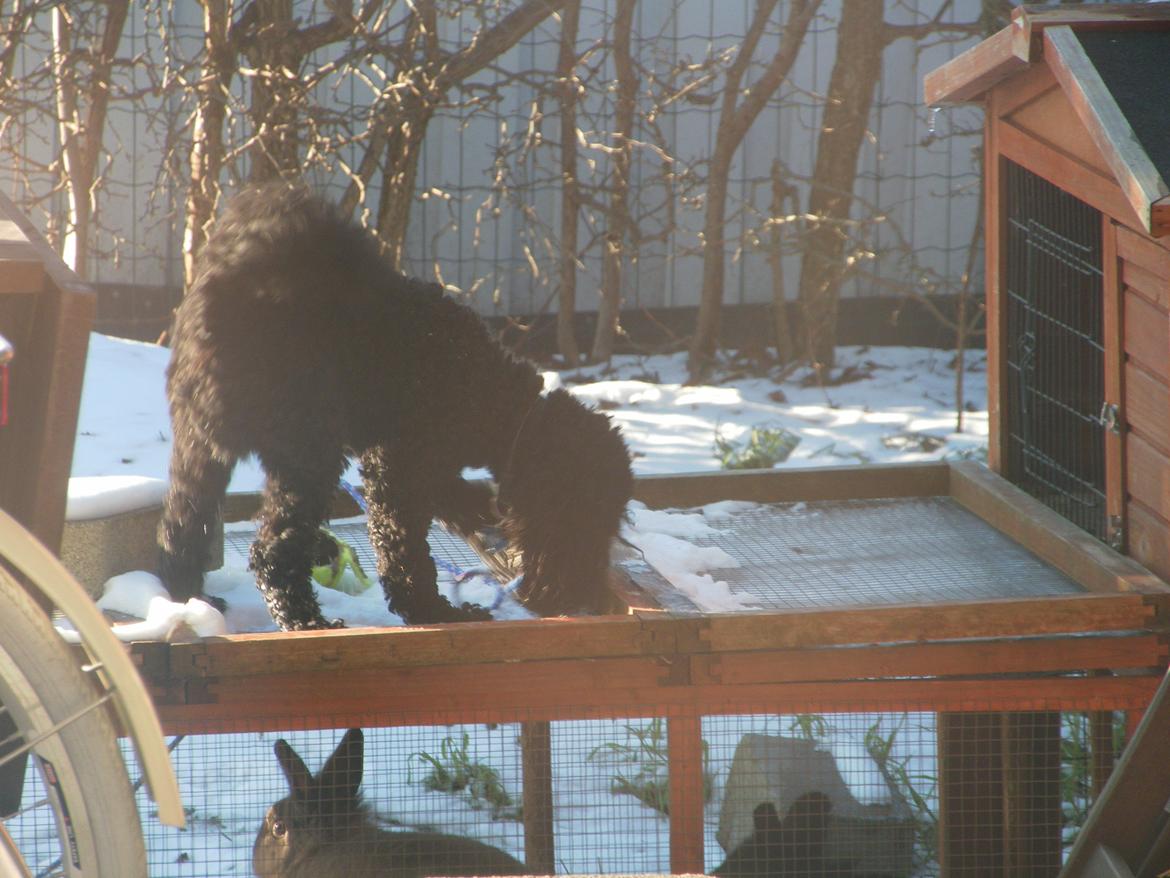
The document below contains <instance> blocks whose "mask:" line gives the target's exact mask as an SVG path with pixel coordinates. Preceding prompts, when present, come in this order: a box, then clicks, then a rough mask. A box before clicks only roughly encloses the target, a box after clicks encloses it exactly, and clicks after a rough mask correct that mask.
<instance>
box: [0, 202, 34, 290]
mask: <svg viewBox="0 0 1170 878" xmlns="http://www.w3.org/2000/svg"><path fill="white" fill-rule="evenodd" d="M0 216H3V214H2V213H0ZM44 285H45V268H44V265H43V264H42V263H41V259H40V257H39V255H38V254H37V252H36V250H35V248H34V247H33V245H32V242H31V241H29V239H28V236H27V235H26V234H25V232H24V229H22V228H21V227H20V225H18V224H17V223H16V221H15V220H13V219H7V218H3V219H0V294H13V295H15V294H26V293H39V292H40V291H41V289H43V288H44Z"/></svg>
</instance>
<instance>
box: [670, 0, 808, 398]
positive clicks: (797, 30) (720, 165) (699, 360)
mask: <svg viewBox="0 0 1170 878" xmlns="http://www.w3.org/2000/svg"><path fill="white" fill-rule="evenodd" d="M820 2H821V0H792V3H791V5H790V6H789V8H788V20H787V21H786V22H785V25H784V32H783V34H782V35H781V37H780V45H779V47H778V48H777V50H776V54H775V55H774V56H773V58H772V60H771V61H770V62H769V63H768V66H767V68H766V69H765V70H764V72H763V73H762V74H761V75H760V78H759V79H758V80H756V82H755V83H754V84H752V85H751V86H749V87H748V88H742V87H741V82H742V80H743V76H744V73H745V72H746V71H747V69H748V66H749V65H750V64H751V60H752V55H753V54H754V53H755V50H756V47H757V45H758V44H759V42H760V39H761V37H762V36H763V34H764V31H765V28H766V26H767V23H768V18H769V17H770V16H771V14H772V11H773V10H774V9H775V7H776V4H777V0H759V3H758V5H757V6H756V12H755V14H754V17H753V19H752V22H751V25H750V26H749V27H748V30H747V33H746V34H745V36H744V40H743V44H742V45H741V47H740V50H739V53H738V54H737V55H736V58H735V61H734V63H732V65H731V67H729V68H728V71H727V76H726V78H725V81H724V85H723V96H722V107H721V109H720V114H719V127H718V129H717V131H716V134H715V150H714V153H713V154H712V156H711V166H710V170H709V172H708V176H707V205H706V214H705V216H704V218H703V280H702V283H703V286H702V291H701V294H700V299H699V315H698V318H697V320H696V324H695V334H694V337H693V338H692V340H691V348H690V352H689V355H688V358H687V371H688V372H689V373H690V380H692V381H696V380H699V379H700V378H702V377H703V376H704V375H705V374H706V373H707V372H708V371H710V367H711V365H712V362H713V360H714V356H715V348H716V345H717V344H718V342H719V323H720V310H721V309H722V307H723V272H724V246H725V234H726V231H725V226H726V217H727V187H728V175H729V174H730V171H731V162H732V159H733V158H734V156H735V153H736V151H737V150H738V149H739V146H740V144H741V143H742V142H743V139H744V136H745V135H746V134H747V132H748V130H749V129H750V128H751V126H752V123H753V122H754V121H755V120H756V117H758V116H759V115H760V111H761V110H763V108H764V106H765V104H767V102H768V100H769V99H770V98H771V97H772V95H773V94H775V92H776V89H778V88H779V87H780V83H781V82H783V81H784V77H785V76H787V75H788V71H789V70H791V69H792V65H793V64H794V63H795V62H796V56H797V55H798V54H799V52H800V47H801V44H802V43H803V42H804V35H805V33H806V32H807V31H808V26H809V23H810V22H811V21H812V18H813V15H814V13H815V12H816V10H817V8H818V7H819V6H820ZM741 94H742V95H743V96H744V97H743V104H742V105H739V97H740V95H741Z"/></svg>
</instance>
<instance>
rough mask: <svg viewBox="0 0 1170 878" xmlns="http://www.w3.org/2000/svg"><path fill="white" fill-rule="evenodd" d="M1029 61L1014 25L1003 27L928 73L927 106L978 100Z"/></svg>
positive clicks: (925, 80) (924, 91) (924, 83)
mask: <svg viewBox="0 0 1170 878" xmlns="http://www.w3.org/2000/svg"><path fill="white" fill-rule="evenodd" d="M1029 63H1030V59H1029V57H1028V56H1027V55H1026V54H1025V55H1022V56H1021V55H1019V54H1018V53H1017V47H1016V43H1015V40H1014V39H1013V35H1012V28H1011V27H1005V28H1004V29H1003V30H1001V31H999V32H997V33H996V34H994V35H992V36H990V37H988V38H987V39H985V40H983V42H981V43H978V44H977V45H975V46H972V47H971V48H970V49H967V51H965V52H963V53H962V54H960V55H956V56H955V57H954V58H952V59H951V60H950V61H948V62H947V63H946V64H943V65H942V66H941V67H936V68H935V69H934V70H932V71H930V72H929V73H927V74H926V78H925V79H924V80H923V88H922V91H923V101H924V102H925V104H926V105H927V106H928V107H938V106H943V105H945V104H962V103H969V102H971V101H977V100H980V99H982V98H983V96H984V95H985V94H986V93H987V92H988V91H989V90H990V89H991V88H992V87H994V86H995V85H997V84H998V83H999V82H1001V81H1002V80H1004V79H1006V78H1007V77H1009V76H1011V75H1012V74H1013V73H1016V72H1017V71H1019V70H1023V69H1024V68H1025V67H1027V66H1028V64H1029Z"/></svg>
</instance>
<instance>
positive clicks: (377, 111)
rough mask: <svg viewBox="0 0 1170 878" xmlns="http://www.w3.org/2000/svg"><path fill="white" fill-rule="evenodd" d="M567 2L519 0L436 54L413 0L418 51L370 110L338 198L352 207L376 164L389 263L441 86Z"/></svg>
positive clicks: (430, 7)
mask: <svg viewBox="0 0 1170 878" xmlns="http://www.w3.org/2000/svg"><path fill="white" fill-rule="evenodd" d="M565 2H566V0H525V2H524V4H523V5H522V6H520V7H518V8H516V9H514V10H513V11H512V12H510V13H508V15H506V16H504V18H502V19H501V20H500V21H499V22H497V23H496V24H495V25H493V26H492V27H491V28H489V29H488V30H486V31H481V32H478V33H476V34H475V35H474V36H473V37H472V39H471V41H470V42H469V43H468V44H467V45H466V46H465V47H464V48H462V49H460V50H459V51H458V52H454V53H442V52H440V51H439V49H438V40H437V35H436V33H435V21H436V14H435V11H434V3H433V2H422V0H417V2H416V3H415V4H414V10H413V11H412V13H411V14H412V15H413V16H414V23H413V26H412V28H411V33H412V37H411V39H412V40H415V41H416V46H421V47H422V48H423V52H424V56H423V58H422V59H421V60H419V61H418V63H417V64H415V65H414V66H411V67H408V68H407V69H403V70H400V71H399V72H398V74H397V75H396V76H395V77H393V81H392V83H391V84H390V85H389V86H388V87H387V88H386V89H385V91H384V92H383V95H382V99H381V101H380V103H379V105H378V106H377V107H375V108H374V110H373V111H371V113H370V127H371V129H372V130H371V132H370V137H369V139H368V141H367V143H366V149H365V152H364V153H363V155H362V158H361V160H360V161H359V162H358V167H357V169H356V171H355V173H354V175H353V179H351V180H350V182H349V185H348V186H347V187H346V191H345V194H344V195H343V196H342V199H341V209H342V210H343V211H344V212H346V213H349V212H352V211H353V210H354V208H356V207H357V204H358V202H359V201H360V199H361V193H362V191H363V190H367V191H368V190H369V188H370V185H371V183H372V181H373V178H374V175H375V174H376V173H377V171H378V169H379V167H381V168H382V173H383V182H382V194H381V198H380V199H379V203H378V214H377V230H378V234H379V235H380V236H381V237H382V240H383V243H384V244H385V245H386V250H387V252H388V254H389V256H390V258H391V259H392V260H393V261H394V263H395V265H399V264H401V260H402V253H403V247H404V245H405V242H406V229H407V227H408V225H409V223H410V208H411V203H412V201H413V199H414V183H415V179H416V178H417V176H418V163H419V159H420V149H421V147H422V143H423V140H424V138H425V137H426V130H427V126H428V125H429V124H430V121H431V119H432V118H433V117H434V115H435V112H436V110H438V108H439V105H440V102H441V101H442V100H443V99H444V97H445V96H446V94H447V92H448V91H449V90H450V89H452V88H455V87H456V86H458V85H459V84H460V83H461V82H463V81H464V80H465V79H467V78H468V77H470V76H472V75H473V74H474V73H476V72H477V71H479V70H482V69H483V68H484V67H486V66H487V65H488V64H490V63H492V62H493V61H494V60H495V59H496V58H498V57H499V56H500V55H502V54H503V53H504V52H506V51H508V49H510V48H512V46H514V45H516V43H518V42H519V41H520V39H521V38H522V37H523V36H524V35H525V34H526V33H528V32H529V31H531V30H532V29H533V28H534V27H536V26H537V25H538V24H540V23H541V22H542V21H544V20H545V19H546V18H548V16H549V15H551V14H552V13H554V12H556V11H557V10H558V9H560V8H561V7H562V6H563V5H564V4H565Z"/></svg>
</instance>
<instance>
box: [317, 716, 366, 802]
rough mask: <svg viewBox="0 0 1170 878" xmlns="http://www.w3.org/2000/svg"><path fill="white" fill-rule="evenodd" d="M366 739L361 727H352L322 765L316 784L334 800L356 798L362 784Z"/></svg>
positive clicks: (318, 788)
mask: <svg viewBox="0 0 1170 878" xmlns="http://www.w3.org/2000/svg"><path fill="white" fill-rule="evenodd" d="M363 760H364V739H363V737H362V730H361V729H350V730H349V731H348V732H346V733H345V735H343V736H342V738H341V743H339V744H338V745H337V749H336V750H334V751H333V755H332V756H330V757H329V759H327V760H326V762H325V765H323V766H322V767H321V771H320V773H318V775H317V777H316V779H315V780H314V784H315V786H316V787H317V790H318V792H327V793H328V797H329V798H331V799H334V800H339V799H345V800H351V799H356V798H357V794H358V788H359V787H360V786H361V785H362V763H363Z"/></svg>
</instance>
